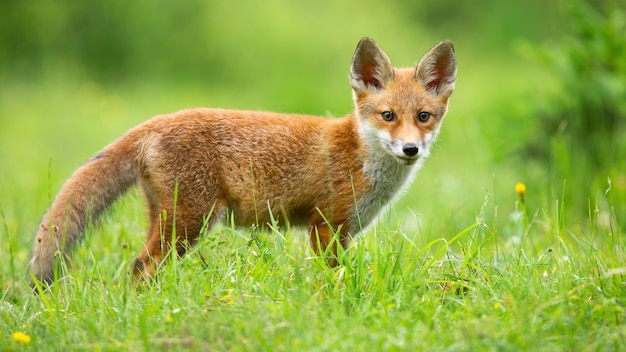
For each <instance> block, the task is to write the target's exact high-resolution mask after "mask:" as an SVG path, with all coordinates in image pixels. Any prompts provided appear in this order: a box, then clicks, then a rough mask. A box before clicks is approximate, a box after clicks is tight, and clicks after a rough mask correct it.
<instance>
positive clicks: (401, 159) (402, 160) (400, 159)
mask: <svg viewBox="0 0 626 352" xmlns="http://www.w3.org/2000/svg"><path fill="white" fill-rule="evenodd" d="M392 155H393V157H394V158H395V159H396V160H397V161H398V162H399V163H400V164H403V165H413V164H415V163H416V162H417V160H418V159H419V157H418V156H415V157H413V158H409V157H406V156H398V155H395V154H392Z"/></svg>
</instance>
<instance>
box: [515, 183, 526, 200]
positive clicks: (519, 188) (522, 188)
mask: <svg viewBox="0 0 626 352" xmlns="http://www.w3.org/2000/svg"><path fill="white" fill-rule="evenodd" d="M515 192H517V194H519V196H520V197H522V198H523V197H524V194H526V185H525V184H523V183H521V182H518V183H516V184H515Z"/></svg>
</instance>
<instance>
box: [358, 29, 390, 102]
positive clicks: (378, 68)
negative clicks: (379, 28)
mask: <svg viewBox="0 0 626 352" xmlns="http://www.w3.org/2000/svg"><path fill="white" fill-rule="evenodd" d="M393 76H394V74H393V66H392V65H391V60H389V57H387V54H385V52H383V50H382V49H381V48H380V47H379V46H378V44H376V42H375V41H374V39H372V38H368V37H365V38H363V39H361V40H360V41H359V44H358V45H357V47H356V51H355V52H354V56H353V57H352V66H351V67H350V84H351V85H352V89H354V91H355V92H356V93H363V92H365V91H366V90H367V89H373V90H378V89H381V88H384V87H385V86H386V85H387V83H389V82H390V81H392V80H393Z"/></svg>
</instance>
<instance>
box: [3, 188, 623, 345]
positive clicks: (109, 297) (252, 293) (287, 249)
mask: <svg viewBox="0 0 626 352" xmlns="http://www.w3.org/2000/svg"><path fill="white" fill-rule="evenodd" d="M131 203H133V202H128V204H124V205H122V206H118V207H116V209H115V210H114V213H115V216H116V217H119V218H121V219H122V220H121V221H119V222H116V223H114V224H112V223H108V224H107V225H106V226H104V232H105V233H106V238H105V237H104V236H101V235H99V233H101V232H102V231H101V230H97V231H93V230H92V231H90V233H89V234H88V242H89V245H88V246H85V247H81V248H80V249H79V250H78V251H77V253H76V254H75V255H74V256H73V258H74V260H73V263H72V264H73V266H74V268H73V269H72V270H71V271H70V273H69V275H67V276H65V277H64V278H63V279H62V280H61V281H60V282H59V283H58V284H57V285H55V286H54V287H53V289H52V290H51V292H48V293H46V294H44V295H41V296H37V295H32V294H29V293H28V290H27V288H26V287H24V284H23V283H19V282H14V283H13V285H15V287H9V288H6V287H5V291H4V292H5V293H4V296H3V300H2V307H1V310H0V314H2V318H3V323H2V325H0V329H1V330H0V331H1V333H0V336H2V340H1V341H2V345H3V346H8V348H9V350H11V349H19V348H21V347H20V346H19V345H17V343H15V342H12V341H11V333H12V332H16V331H22V332H25V333H26V334H28V335H29V336H31V337H32V341H31V342H30V344H29V345H28V346H27V348H28V349H41V350H66V349H68V348H69V349H79V350H83V349H86V350H142V349H145V350H150V349H155V350H160V349H174V350H178V349H190V350H199V349H203V350H207V349H211V350H351V349H356V350H389V349H390V350H511V349H521V350H531V349H539V350H548V351H549V350H583V349H587V350H607V351H611V350H619V349H620V348H621V347H620V346H623V343H624V342H625V341H626V329H625V328H624V324H623V323H624V318H626V314H625V312H624V307H623V305H624V296H625V293H624V279H623V275H624V273H625V272H624V271H625V270H624V261H625V260H624V257H625V256H624V254H625V253H624V247H623V244H622V243H621V241H620V240H619V239H618V237H616V235H617V234H615V233H603V234H597V236H598V237H601V236H605V237H608V238H605V239H602V240H601V241H600V243H601V245H600V246H597V245H595V246H594V241H595V240H598V239H597V238H592V237H591V238H590V237H589V236H588V235H589V234H588V233H574V232H572V231H571V230H569V223H568V221H567V219H561V218H560V214H558V209H559V206H558V205H555V207H554V209H553V211H554V213H553V214H545V213H542V212H540V211H528V212H527V213H524V214H519V215H520V216H516V217H512V218H511V220H509V224H508V225H509V226H508V227H507V228H505V229H502V228H498V227H497V226H494V224H492V223H489V222H486V221H485V220H484V219H485V218H486V217H487V216H486V215H487V214H486V212H489V211H494V210H495V209H494V205H493V202H492V201H490V200H486V201H485V204H484V207H483V210H481V212H480V213H478V218H477V221H476V222H475V223H472V224H469V226H468V227H467V228H466V229H464V230H463V231H460V232H458V233H450V234H446V235H445V236H444V237H443V238H436V239H434V240H432V241H431V242H429V243H427V244H425V245H423V244H418V243H416V241H420V239H419V234H417V233H406V232H404V231H403V230H402V229H401V228H399V227H397V226H394V225H392V224H393V222H394V221H395V216H394V215H393V214H387V215H386V216H384V218H383V219H382V221H381V223H380V224H379V225H378V226H377V227H376V228H375V229H374V230H373V231H372V232H371V233H369V234H368V235H367V237H360V238H358V239H357V240H356V241H355V243H354V245H353V246H352V247H350V248H349V249H348V250H347V251H346V252H345V253H344V255H343V257H342V261H343V264H344V265H342V266H340V267H337V268H333V269H331V268H328V267H327V266H326V265H325V264H324V260H323V258H319V257H315V256H311V255H310V254H309V252H308V251H307V248H308V247H307V244H306V243H305V242H304V241H302V238H301V237H302V233H301V232H298V231H294V230H288V229H285V228H282V227H280V226H278V227H277V228H276V229H275V231H257V230H255V229H233V228H230V227H227V226H220V227H218V228H216V229H215V230H214V231H212V232H211V235H210V236H206V237H205V238H204V240H203V241H202V242H201V244H200V245H199V246H197V247H196V249H195V250H194V251H193V252H192V253H191V254H190V255H188V256H186V257H184V258H182V259H178V258H170V259H169V262H168V265H167V266H165V267H164V268H163V270H161V271H160V273H159V278H158V280H157V281H155V282H153V283H151V284H149V285H148V286H146V287H144V288H143V289H140V290H135V289H134V288H132V287H130V285H129V275H128V268H130V266H131V263H132V259H133V256H134V252H133V251H132V250H129V249H128V246H127V244H128V243H129V242H130V243H131V247H134V248H137V246H136V245H135V244H136V242H137V239H136V238H130V237H129V235H128V232H129V231H134V230H136V229H135V228H134V227H136V224H135V223H136V222H140V219H139V217H137V218H135V216H130V220H129V219H128V216H127V217H126V219H125V220H124V216H123V215H122V214H120V213H121V212H124V211H125V208H134V207H135V206H136V204H131ZM591 220H593V219H591ZM126 221H128V223H126ZM507 235H510V237H507ZM96 236H99V237H96ZM10 239H11V238H9V240H10ZM15 252H16V251H15V249H13V252H11V251H9V252H8V254H9V255H10V256H11V257H14V253H15ZM3 258H6V257H3ZM13 270H14V269H9V270H7V272H5V273H4V274H5V275H7V276H8V278H9V279H11V278H14V277H17V278H19V277H20V276H21V275H22V272H21V271H19V270H18V272H17V273H15V272H13ZM5 278H7V277H6V276H5ZM24 348H26V346H24Z"/></svg>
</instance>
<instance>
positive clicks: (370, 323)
mask: <svg viewBox="0 0 626 352" xmlns="http://www.w3.org/2000/svg"><path fill="white" fill-rule="evenodd" d="M600 3H601V5H598V4H596V5H594V6H595V7H594V6H590V5H584V4H583V5H580V6H578V7H575V8H574V9H572V8H573V6H572V5H571V4H572V2H568V1H554V2H549V3H546V2H542V1H528V2H516V3H505V2H497V1H482V2H481V6H474V5H469V3H468V4H464V3H462V2H453V1H442V2H437V3H433V4H421V5H416V4H413V2H409V1H404V2H403V1H391V2H384V3H383V2H377V1H373V0H359V1H356V0H351V1H346V2H328V3H327V4H326V3H324V2H322V3H319V4H317V3H316V5H315V6H314V5H313V3H311V4H307V3H302V2H287V1H281V0H268V1H264V2H259V3H258V4H254V3H252V4H251V3H249V2H244V1H242V0H234V1H230V2H224V3H219V4H217V3H216V4H208V3H204V2H201V1H190V2H185V3H180V4H177V5H173V4H172V5H169V4H166V3H159V5H158V6H157V5H155V4H154V3H152V2H148V1H137V2H131V3H127V2H122V1H121V0H115V1H109V2H93V3H92V4H90V5H89V6H87V5H82V4H79V3H73V2H70V1H49V0H44V1H41V2H40V3H38V4H36V5H35V4H29V3H20V2H15V3H4V4H2V5H0V45H1V47H0V351H21V350H42V351H53V350H63V351H65V350H104V351H141V350H145V351H149V350H157V351H160V350H229V351H230V350H235V351H250V350H252V351H256V350H267V351H281V350H286V351H345V350H354V351H359V350H373V351H378V350H381V351H383V350H385V351H386V350H391V351H420V350H427V351H431V350H434V351H440V350H449V351H458V350H460V351H464V350H468V351H474V350H475V351H483V350H492V351H510V350H540V351H619V350H623V349H624V347H623V346H626V276H625V275H626V247H625V244H624V240H625V236H624V230H623V224H624V222H625V221H626V142H623V141H625V140H626V138H624V137H626V136H625V134H626V133H625V132H624V131H626V125H624V123H625V122H624V120H626V106H625V104H626V100H625V99H623V97H624V96H626V88H625V86H626V83H625V82H626V64H625V63H626V51H625V49H623V48H624V47H626V46H620V45H617V44H619V43H624V44H626V38H625V37H624V36H625V34H624V33H626V30H624V29H626V9H624V7H623V6H622V7H621V8H620V6H621V5H620V4H619V2H611V1H603V2H600ZM479 7H480V8H479ZM581 13H582V15H581ZM581 17H582V18H583V20H582V21H583V22H584V21H585V20H584V19H585V18H586V19H587V22H586V23H587V27H585V25H584V24H583V25H580V21H581V20H580V18H581ZM577 21H578V22H577ZM589 23H592V24H591V25H589ZM577 25H578V26H579V27H576V26H577ZM580 26H582V28H583V29H584V30H582V31H581V30H580ZM577 28H578V29H579V31H578V32H577ZM589 28H592V29H597V30H590V29H589ZM581 32H582V33H583V34H582V35H580V36H577V34H576V33H579V34H580V33H581ZM362 36H371V37H373V38H375V39H376V40H377V41H378V43H379V44H380V45H381V47H382V48H383V49H384V50H385V52H386V53H387V54H388V55H389V57H390V58H391V60H392V62H393V63H394V64H395V65H396V66H410V65H414V64H416V63H417V61H418V60H419V58H420V57H421V56H422V55H423V54H424V53H425V52H426V51H427V50H428V49H429V48H430V47H431V46H432V45H434V44H435V43H436V42H437V41H439V40H442V39H450V40H452V41H453V42H454V44H455V48H456V54H457V59H458V77H457V88H456V90H455V92H454V94H453V95H452V98H451V102H450V110H449V113H448V115H447V117H446V120H445V122H444V124H443V127H442V131H441V135H440V138H439V141H438V142H437V145H436V147H435V148H434V151H433V153H432V156H431V158H430V159H429V160H428V161H427V162H426V165H425V167H424V168H423V169H422V171H420V173H419V174H418V176H417V179H416V180H415V181H414V183H413V185H412V186H411V188H410V190H409V192H407V194H406V195H404V196H403V197H402V198H401V199H400V201H399V202H398V203H396V204H395V205H394V206H392V207H391V208H390V209H389V210H388V211H387V212H385V213H384V214H383V215H382V216H381V217H380V219H379V221H378V222H377V223H376V225H375V226H374V227H373V228H372V229H371V230H370V231H368V233H366V234H363V236H360V237H358V238H357V239H355V241H354V243H353V245H352V246H350V247H349V248H348V249H347V250H346V251H345V252H343V253H341V255H340V260H341V262H342V263H343V265H340V266H339V267H337V268H328V267H327V266H326V265H325V264H324V263H325V261H324V258H323V257H318V256H315V255H313V254H312V253H311V251H310V250H309V244H308V241H307V239H306V234H305V231H304V230H303V229H299V228H289V227H288V226H285V224H272V226H269V228H233V227H231V226H229V224H228V223H224V224H221V225H219V226H217V227H215V228H214V229H213V230H212V231H211V232H210V233H208V234H206V236H204V237H203V239H202V240H201V243H200V244H199V245H198V246H197V247H196V248H195V249H194V251H193V252H192V253H190V254H189V255H187V256H185V257H183V258H169V259H168V262H169V263H168V265H167V266H165V267H164V268H163V270H161V271H160V272H159V280H157V281H155V282H153V283H151V284H150V285H148V286H147V287H144V288H143V289H140V290H136V289H134V288H132V287H130V284H129V278H130V275H129V273H130V269H131V266H132V263H133V260H134V258H135V256H136V255H137V253H138V252H139V250H140V249H141V247H142V241H143V239H144V232H145V227H146V219H145V213H144V208H143V200H142V199H141V197H140V196H139V192H137V191H136V190H135V191H131V192H130V194H129V195H128V196H125V197H124V198H123V199H122V200H120V201H119V202H118V203H116V204H115V206H114V207H113V208H112V209H111V211H110V212H109V213H108V214H107V215H106V216H105V218H104V219H103V221H102V222H101V223H100V224H99V225H98V226H95V227H93V228H90V229H89V230H88V231H87V234H86V236H85V241H84V243H83V244H81V245H80V246H79V247H78V248H77V250H76V251H75V252H74V253H73V254H72V256H71V266H72V268H71V270H70V271H69V272H68V274H67V275H66V276H64V277H63V278H62V279H61V280H59V281H58V282H56V283H55V284H54V285H53V286H52V287H51V288H50V290H48V291H47V292H46V293H45V294H41V295H34V294H32V292H31V290H30V288H29V287H28V285H27V275H28V272H27V264H28V260H29V255H30V248H31V244H32V240H33V236H34V232H35V229H36V227H37V226H38V222H39V220H40V218H41V216H42V215H43V213H44V212H45V210H46V208H47V207H48V205H49V204H50V202H51V201H52V199H53V197H54V195H55V194H56V192H57V191H58V190H59V188H60V187H61V185H62V184H63V182H64V181H65V180H66V179H67V178H68V177H69V176H70V175H71V173H72V171H73V170H75V169H76V168H77V167H78V166H80V165H81V164H82V163H83V162H85V161H86V160H87V159H88V158H89V157H91V156H92V155H94V154H95V153H96V152H97V151H98V150H100V149H101V148H103V147H104V146H105V145H106V144H108V143H110V142H111V141H113V140H114V139H115V138H117V137H119V136H120V135H121V134H123V133H124V132H125V131H126V130H128V129H129V128H131V127H133V126H135V125H137V124H139V123H140V122H142V121H144V120H146V119H148V118H149V117H151V116H154V115H157V114H161V113H168V112H173V111H177V110H180V109H184V108H188V107H195V106H207V107H221V108H233V109H249V110H270V111H279V112H293V113H307V114H316V115H321V116H327V117H340V116H343V115H345V114H347V113H349V112H351V110H352V102H351V92H350V86H349V83H348V73H349V67H350V60H351V57H352V54H353V51H354V48H355V47H356V43H357V42H358V40H359V39H360V38H361V37H362ZM616 43H617V44H616ZM587 44H588V45H587ZM581 48H583V49H584V50H582V49H581ZM594 50H595V51H594ZM596 52H597V53H598V57H595V56H593V55H595V54H594V53H596ZM607 53H608V54H607ZM619 55H622V56H621V57H620V56H619ZM568 58H569V59H571V60H572V61H568ZM572 58H573V59H572ZM620 58H621V59H624V60H621V59H620ZM586 59H588V60H590V61H591V62H592V63H594V62H596V61H595V60H601V59H606V60H609V61H607V62H608V63H607V64H606V65H593V64H585V65H578V66H577V64H579V63H586V61H584V60H586ZM611 60H612V61H611ZM570 63H573V64H571V65H570ZM595 66H598V67H600V68H599V70H601V71H600V72H601V73H602V75H600V74H598V73H597V72H595V73H594V72H591V71H589V72H587V71H584V72H583V71H582V70H584V69H585V68H589V67H595ZM581 67H582V68H581ZM576 68H578V71H576ZM611 69H612V71H611ZM589 70H590V69H589ZM577 72H583V73H581V74H578V75H577V74H576V73H577ZM587 73H589V74H587ZM596 77H600V78H601V79H598V80H597V81H598V82H599V83H598V86H597V87H596V86H593V85H592V84H591V83H589V82H588V81H586V80H585V79H589V80H591V82H592V83H594V82H596V80H595V78H596ZM596 88H597V89H596ZM587 98H589V99H587ZM592 98H593V99H592ZM586 99H587V100H586ZM594 99H595V100H594ZM595 101H600V102H601V105H602V106H603V107H604V108H605V109H604V110H603V112H598V111H597V110H594V109H592V108H590V106H593V105H591V104H592V103H594V102H595ZM609 103H611V104H613V103H614V105H610V104H609ZM611 106H615V108H614V110H609V108H610V107H611ZM572 111H574V112H575V113H572ZM611 114H614V116H615V119H614V121H613V122H612V124H611V125H610V126H609V128H607V129H606V130H599V131H600V132H595V133H596V134H594V131H598V129H597V126H598V125H600V122H598V121H593V120H591V122H586V121H587V120H585V118H597V119H602V118H603V117H607V116H609V115H610V116H613V115H611ZM555 121H556V122H555ZM579 121H581V122H580V125H581V126H582V127H581V126H579V125H578V124H577V123H578V122H579ZM575 128H578V130H575ZM594 128H596V129H595V130H594ZM576 131H583V132H581V133H580V134H576V133H575V132H576ZM592 136H593V138H592ZM594 153H595V154H594ZM518 183H522V184H523V185H524V186H525V190H524V191H523V192H522V190H521V189H520V185H518ZM516 185H517V187H516ZM270 228H271V229H270Z"/></svg>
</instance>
